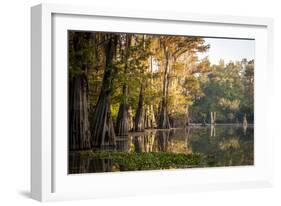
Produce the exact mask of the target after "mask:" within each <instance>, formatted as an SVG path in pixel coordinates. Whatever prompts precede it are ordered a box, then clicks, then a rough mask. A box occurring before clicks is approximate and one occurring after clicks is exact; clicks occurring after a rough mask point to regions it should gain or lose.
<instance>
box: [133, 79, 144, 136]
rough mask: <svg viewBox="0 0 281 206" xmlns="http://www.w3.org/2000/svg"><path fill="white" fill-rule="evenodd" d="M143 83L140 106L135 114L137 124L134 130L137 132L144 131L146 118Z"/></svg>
mask: <svg viewBox="0 0 281 206" xmlns="http://www.w3.org/2000/svg"><path fill="white" fill-rule="evenodd" d="M143 93H144V89H143V84H141V88H140V95H139V103H138V108H137V112H136V116H135V124H134V131H135V132H142V131H144V119H143Z"/></svg>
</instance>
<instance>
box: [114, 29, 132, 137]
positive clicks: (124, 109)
mask: <svg viewBox="0 0 281 206" xmlns="http://www.w3.org/2000/svg"><path fill="white" fill-rule="evenodd" d="M130 46H131V35H130V34H127V36H126V51H125V52H126V54H125V69H124V74H125V75H127V73H128V59H129V55H130ZM123 97H124V99H123V101H122V103H121V104H120V107H119V111H118V116H117V123H116V135H117V136H125V137H126V136H128V132H129V122H128V103H127V97H128V85H127V84H126V83H125V84H124V85H123Z"/></svg>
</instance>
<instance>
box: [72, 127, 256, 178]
mask: <svg viewBox="0 0 281 206" xmlns="http://www.w3.org/2000/svg"><path fill="white" fill-rule="evenodd" d="M253 133H254V129H253V127H251V126H249V125H248V126H247V128H246V131H245V128H244V127H243V126H240V127H239V126H218V125H216V126H210V127H187V128H184V129H172V130H148V131H146V132H143V133H130V135H129V136H128V137H119V138H117V141H116V142H117V148H116V150H117V151H120V152H126V153H132V152H136V153H142V152H173V153H185V154H193V153H200V154H202V155H203V157H204V161H203V162H202V164H201V165H198V166H199V167H210V166H237V165H253V162H254V135H253ZM114 170H115V165H114V163H113V162H112V161H111V160H110V159H95V158H90V157H83V158H82V157H80V156H79V155H78V153H70V156H69V173H89V172H110V171H114ZM118 170H121V171H122V167H120V168H118Z"/></svg>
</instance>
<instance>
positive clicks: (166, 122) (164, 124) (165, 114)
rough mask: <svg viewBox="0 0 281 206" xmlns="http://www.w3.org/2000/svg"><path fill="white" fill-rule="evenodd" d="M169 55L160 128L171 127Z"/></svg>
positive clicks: (165, 73) (166, 65)
mask: <svg viewBox="0 0 281 206" xmlns="http://www.w3.org/2000/svg"><path fill="white" fill-rule="evenodd" d="M168 81H169V57H168V54H166V64H165V71H164V80H163V97H162V104H161V112H160V115H159V122H158V128H159V129H170V128H171V125H170V121H169V116H168V108H167V102H168V85H169V82H168Z"/></svg>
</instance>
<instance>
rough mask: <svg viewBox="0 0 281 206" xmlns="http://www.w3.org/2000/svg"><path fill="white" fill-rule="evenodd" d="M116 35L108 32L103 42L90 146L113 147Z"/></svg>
mask: <svg viewBox="0 0 281 206" xmlns="http://www.w3.org/2000/svg"><path fill="white" fill-rule="evenodd" d="M116 44H117V35H114V34H110V35H108V39H107V41H106V43H105V53H106V63H105V71H104V76H103V81H102V86H101V92H100V95H99V99H98V102H97V105H96V108H95V111H94V114H93V117H92V121H91V133H92V146H93V147H94V148H104V147H115V146H116V138H115V132H114V127H113V122H112V117H111V112H110V101H111V95H112V86H113V85H112V84H113V79H114V75H115V69H114V66H113V58H114V54H115V51H116Z"/></svg>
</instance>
